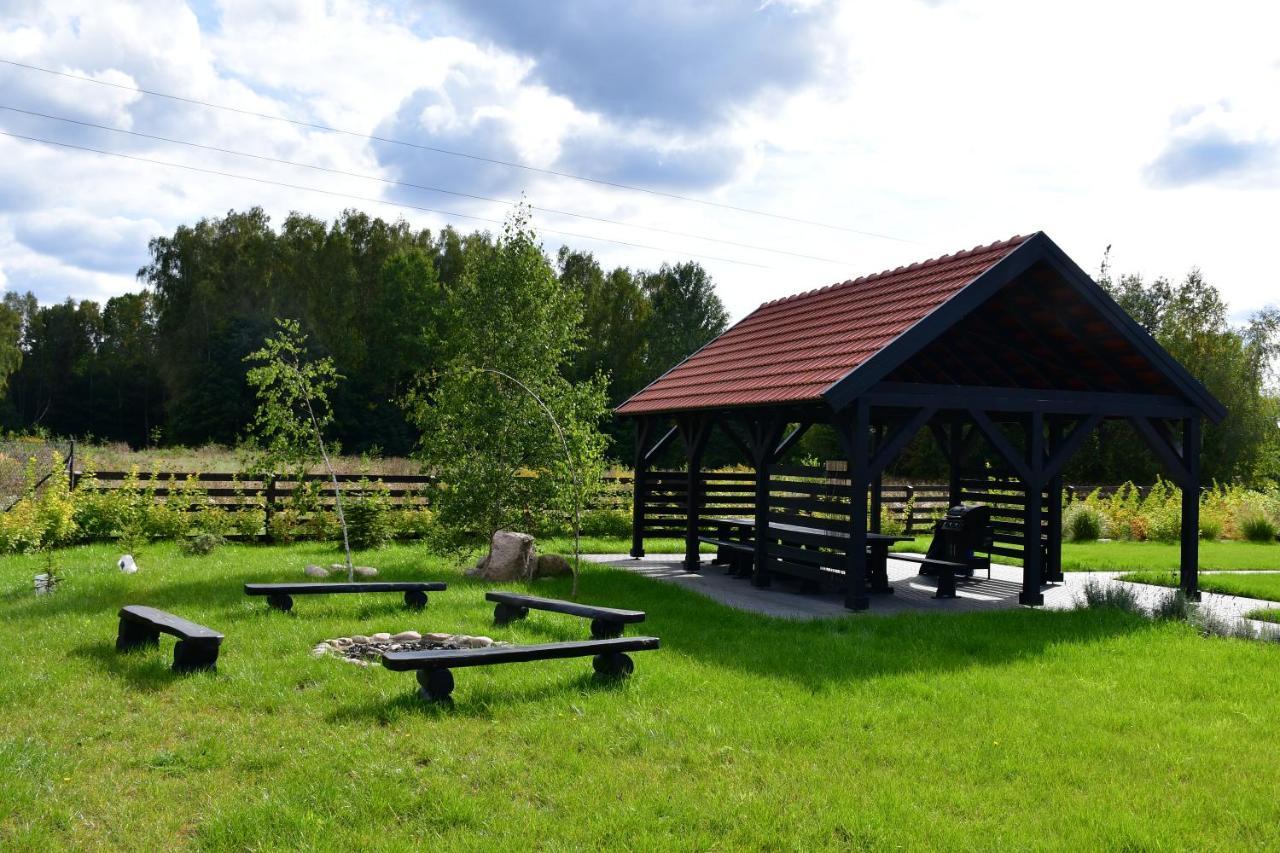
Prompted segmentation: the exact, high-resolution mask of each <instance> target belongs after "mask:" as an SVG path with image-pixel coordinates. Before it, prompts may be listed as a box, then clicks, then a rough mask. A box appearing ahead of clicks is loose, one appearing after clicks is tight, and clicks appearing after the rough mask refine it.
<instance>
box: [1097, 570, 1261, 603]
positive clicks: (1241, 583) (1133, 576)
mask: <svg viewBox="0 0 1280 853" xmlns="http://www.w3.org/2000/svg"><path fill="white" fill-rule="evenodd" d="M1120 580H1126V581H1133V582H1134V583H1149V584H1156V585H1157V586H1177V585H1178V577H1177V575H1175V574H1172V573H1170V572H1131V573H1129V574H1125V575H1121V576H1120ZM1200 589H1202V590H1204V591H1205V592H1217V593H1221V594H1222V595H1239V596H1242V597H1244V598H1261V599H1263V600H1264V601H1280V574H1276V575H1251V574H1245V575H1205V574H1202V575H1200Z"/></svg>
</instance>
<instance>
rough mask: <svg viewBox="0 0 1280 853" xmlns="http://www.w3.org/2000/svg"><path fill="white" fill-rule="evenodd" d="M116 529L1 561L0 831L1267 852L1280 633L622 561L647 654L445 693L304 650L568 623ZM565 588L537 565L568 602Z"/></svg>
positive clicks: (3, 842)
mask: <svg viewBox="0 0 1280 853" xmlns="http://www.w3.org/2000/svg"><path fill="white" fill-rule="evenodd" d="M117 556H118V554H117V552H116V551H115V550H113V549H112V548H111V547H109V546H93V547H85V548H79V549H74V550H71V551H67V552H64V553H63V554H62V558H63V562H64V564H65V567H66V574H67V580H66V581H65V583H64V586H63V588H62V589H60V590H59V591H58V593H57V594H56V595H55V596H52V597H45V598H37V597H35V596H34V595H32V593H31V591H30V588H31V576H32V574H33V573H34V572H36V571H38V570H39V563H38V561H36V560H34V559H32V558H26V557H9V558H4V559H0V620H3V622H2V624H3V625H4V630H3V631H0V778H3V780H4V783H3V785H0V848H4V849H6V850H13V849H29V850H42V851H43V850H47V849H65V848H71V847H74V848H127V849H175V848H214V849H228V848H237V849H244V848H252V849H262V848H288V849H297V848H323V849H334V850H341V849H371V848H372V849H391V850H411V849H430V848H444V849H527V848H529V847H542V848H550V849H580V848H593V849H600V848H625V849H640V850H650V849H670V848H677V849H708V848H721V849H736V848H744V847H745V848H753V849H758V848H772V849H806V850H807V849H818V848H839V849H848V848H854V847H858V848H863V847H874V848H892V847H898V846H903V847H909V848H917V849H919V848H935V847H949V848H954V847H963V848H975V847H982V848H1046V847H1053V848H1060V849H1062V848H1066V849H1096V848H1110V849H1114V848H1130V849H1134V848H1156V847H1178V848H1217V849H1224V848H1250V849H1256V848H1262V847H1268V846H1276V845H1280V802H1277V800H1276V798H1275V796H1274V792H1275V790H1276V789H1277V787H1280V678H1277V674H1278V673H1280V645H1276V644H1266V643H1258V642H1246V641H1241V640H1225V639H1203V638H1201V637H1199V636H1197V635H1196V633H1195V631H1194V629H1192V628H1190V627H1188V626H1186V625H1184V624H1179V623H1159V624H1157V623H1152V622H1148V621H1145V620H1143V619H1140V618H1137V617H1134V616H1129V615H1126V614H1124V613H1121V612H1116V611H1078V612H1068V613H1054V612H1039V611H1032V610H1014V611H1006V612H998V613H981V614H968V615H954V616H947V615H942V616H937V615H934V616H923V615H915V616H901V617H892V618H888V617H871V616H865V615H862V616H853V617H849V618H842V619H837V620H830V621H822V622H812V623H791V622H786V621H779V620H771V619H767V618H763V617H760V616H755V615H750V614H744V613H739V612H736V611H732V610H728V609H726V608H723V607H720V606H719V605H716V604H714V603H711V602H710V601H708V600H706V599H703V598H701V597H699V596H697V595H696V594H694V593H692V592H689V591H687V590H684V589H680V588H676V587H674V586H671V585H665V584H660V583H657V582H654V581H650V580H647V579H644V578H640V577H637V576H634V575H630V574H627V573H624V572H619V571H615V570H610V569H605V568H599V567H596V568H592V569H590V570H588V572H587V574H586V575H585V576H584V578H583V582H582V595H581V597H582V599H583V600H586V601H594V602H600V603H609V604H616V605H620V606H628V607H640V608H643V609H645V610H647V611H648V612H649V614H650V619H649V622H648V623H646V624H645V626H644V628H645V630H646V631H648V632H652V633H654V634H656V635H658V636H661V637H662V640H663V648H662V649H661V650H659V651H656V652H647V653H643V654H639V655H637V656H636V665H637V670H636V675H635V676H634V677H633V678H632V679H631V681H630V682H629V683H626V684H623V685H601V684H597V683H596V682H594V681H593V680H592V679H591V678H589V677H588V673H589V671H590V665H589V663H588V662H587V661H585V660H570V661H548V662H539V663H533V664H525V665H513V666H504V667H493V668H488V669H464V670H460V671H459V672H458V673H457V680H458V688H457V691H456V693H455V698H456V704H455V705H454V706H453V707H452V708H449V709H439V708H430V707H424V706H423V705H421V704H420V703H419V702H418V700H417V699H416V698H415V695H414V687H415V686H416V684H415V682H414V681H413V679H412V677H411V676H410V675H407V674H403V673H391V672H387V671H384V670H382V669H381V668H380V667H370V668H368V669H361V668H358V667H354V666H351V665H349V664H345V663H342V662H340V661H335V660H331V659H321V660H316V659H313V658H311V657H310V655H309V651H310V649H311V646H312V645H313V644H314V643H315V642H316V641H317V640H320V639H323V638H326V637H332V636H338V635H343V634H352V633H357V632H364V633H371V632H375V631H378V630H387V631H397V630H402V629H406V628H414V629H417V630H446V631H462V632H468V633H489V634H491V635H492V636H494V637H495V638H497V639H500V640H507V641H514V642H535V641H551V640H568V639H576V638H581V637H583V636H585V631H586V629H585V626H584V625H583V623H582V622H581V621H580V620H576V619H573V618H571V617H564V616H555V615H551V614H537V613H535V614H533V615H532V616H531V617H530V618H529V620H528V621H527V622H524V623H516V625H514V626H513V627H511V628H507V629H496V628H492V627H491V621H490V620H491V615H492V611H491V609H490V608H489V606H487V605H486V604H485V603H484V601H483V589H484V587H483V586H480V585H477V584H472V583H469V582H466V581H464V580H463V579H461V578H460V576H459V575H458V573H457V572H456V571H455V570H453V569H451V568H450V567H449V566H447V565H446V564H444V563H441V562H439V561H436V560H433V559H430V558H427V557H425V556H423V554H422V553H421V551H420V549H418V548H416V547H410V546H397V547H394V548H391V549H388V550H387V551H385V552H383V553H380V554H377V555H372V556H369V557H366V558H365V559H367V560H368V561H369V562H372V563H374V564H376V565H379V566H380V567H381V568H382V569H383V576H384V577H390V578H403V579H426V578H440V579H444V580H448V581H449V582H450V584H451V588H450V589H449V590H448V591H447V592H443V593H436V594H433V595H432V599H431V606H430V607H429V608H428V610H427V611H425V613H420V614H413V613H410V612H406V611H405V610H403V609H401V608H400V607H399V606H398V598H397V597H395V596H367V597H366V596H347V597H341V596H335V597H330V598H316V599H305V598H299V599H298V601H297V605H296V606H295V609H294V612H293V613H292V614H280V613H274V612H269V611H268V610H267V609H266V606H265V604H264V603H263V601H262V600H261V599H251V600H250V599H246V598H245V597H244V596H243V595H241V591H240V585H241V583H242V582H244V581H246V580H264V581H266V580H285V579H295V578H297V577H299V575H300V569H301V567H302V565H303V564H305V563H306V562H313V561H314V562H322V561H323V562H327V561H329V560H330V559H331V558H332V551H328V550H326V549H325V548H324V547H323V546H319V545H298V546H294V547H292V548H286V547H277V548H266V547H259V548H255V547H252V546H229V547H226V548H224V549H223V550H221V551H219V552H217V553H216V554H214V555H212V556H210V557H185V556H180V555H179V554H178V553H177V551H176V550H175V549H174V548H173V547H171V546H167V545H155V546H151V547H149V548H148V549H147V550H146V551H145V553H143V554H142V555H141V558H140V561H139V562H140V564H141V566H142V571H141V572H140V573H139V574H137V575H133V576H124V575H121V574H119V573H118V572H117V571H116V570H115V568H114V562H115V558H116V557H117ZM567 588H568V583H567V581H563V580H557V581H550V582H543V583H539V584H538V585H537V586H536V589H537V590H538V591H539V592H540V593H542V594H548V595H563V594H565V593H566V592H567ZM127 603H146V604H151V605H155V606H158V607H161V608H165V609H170V610H174V611H177V612H179V613H181V614H182V615H185V616H187V617H190V618H192V619H195V620H196V621H199V622H203V623H206V624H208V625H211V626H213V627H216V628H219V629H221V630H223V631H224V632H225V633H226V634H227V640H226V643H225V644H224V647H223V654H222V658H221V661H220V666H219V671H218V673H217V674H216V675H196V676H188V677H179V676H174V675H173V674H171V673H170V671H169V669H168V662H169V658H170V655H171V648H172V646H171V641H170V640H168V638H165V640H164V641H162V647H161V650H160V651H155V652H142V653H139V654H133V655H127V656H121V655H117V654H116V653H115V651H114V649H113V640H114V637H115V631H116V616H115V612H116V610H117V608H118V607H120V606H121V605H123V604H127Z"/></svg>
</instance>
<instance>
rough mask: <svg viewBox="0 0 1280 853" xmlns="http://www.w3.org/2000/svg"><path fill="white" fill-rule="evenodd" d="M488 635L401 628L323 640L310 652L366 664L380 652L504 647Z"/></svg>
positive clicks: (320, 655)
mask: <svg viewBox="0 0 1280 853" xmlns="http://www.w3.org/2000/svg"><path fill="white" fill-rule="evenodd" d="M504 645H506V643H496V642H494V641H493V639H492V638H490V637H472V636H469V635H467V634H442V633H432V634H419V633H418V632H417V631H401V632H400V633H398V634H392V633H390V632H382V633H378V634H371V635H365V634H353V635H351V636H350V637H336V638H334V639H332V640H322V641H321V642H319V643H317V644H316V647H315V648H314V649H312V650H311V653H312V654H313V655H315V656H316V657H327V656H329V655H332V656H334V657H337V658H339V659H341V660H345V661H347V662H348V663H354V664H357V665H359V666H368V665H369V664H370V663H374V662H377V661H380V660H381V659H382V653H383V652H416V651H427V650H431V649H484V648H488V647H489V646H504Z"/></svg>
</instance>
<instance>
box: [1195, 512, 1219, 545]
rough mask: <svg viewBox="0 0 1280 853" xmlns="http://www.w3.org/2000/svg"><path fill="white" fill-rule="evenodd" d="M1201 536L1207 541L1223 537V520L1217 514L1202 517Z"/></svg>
mask: <svg viewBox="0 0 1280 853" xmlns="http://www.w3.org/2000/svg"><path fill="white" fill-rule="evenodd" d="M1200 538H1201V539H1203V540H1205V541H1206V542H1212V541H1214V540H1215V539H1221V538H1222V520H1221V519H1219V518H1218V517H1217V516H1213V515H1210V516H1201V517H1200Z"/></svg>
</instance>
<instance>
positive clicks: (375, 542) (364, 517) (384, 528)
mask: <svg viewBox="0 0 1280 853" xmlns="http://www.w3.org/2000/svg"><path fill="white" fill-rule="evenodd" d="M390 512H391V497H390V496H389V495H388V494H387V489H386V487H385V486H383V485H382V482H381V481H379V482H378V483H377V484H376V485H372V484H370V483H369V482H368V481H367V480H361V481H360V483H359V486H358V487H357V489H356V490H353V491H350V492H347V494H346V499H345V500H344V501H343V502H342V514H343V516H344V517H345V518H346V520H347V540H348V542H349V543H350V545H351V548H352V550H357V551H365V550H369V549H373V548H381V547H383V546H385V545H386V544H387V543H388V542H390V541H391V532H392V531H391V518H390Z"/></svg>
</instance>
